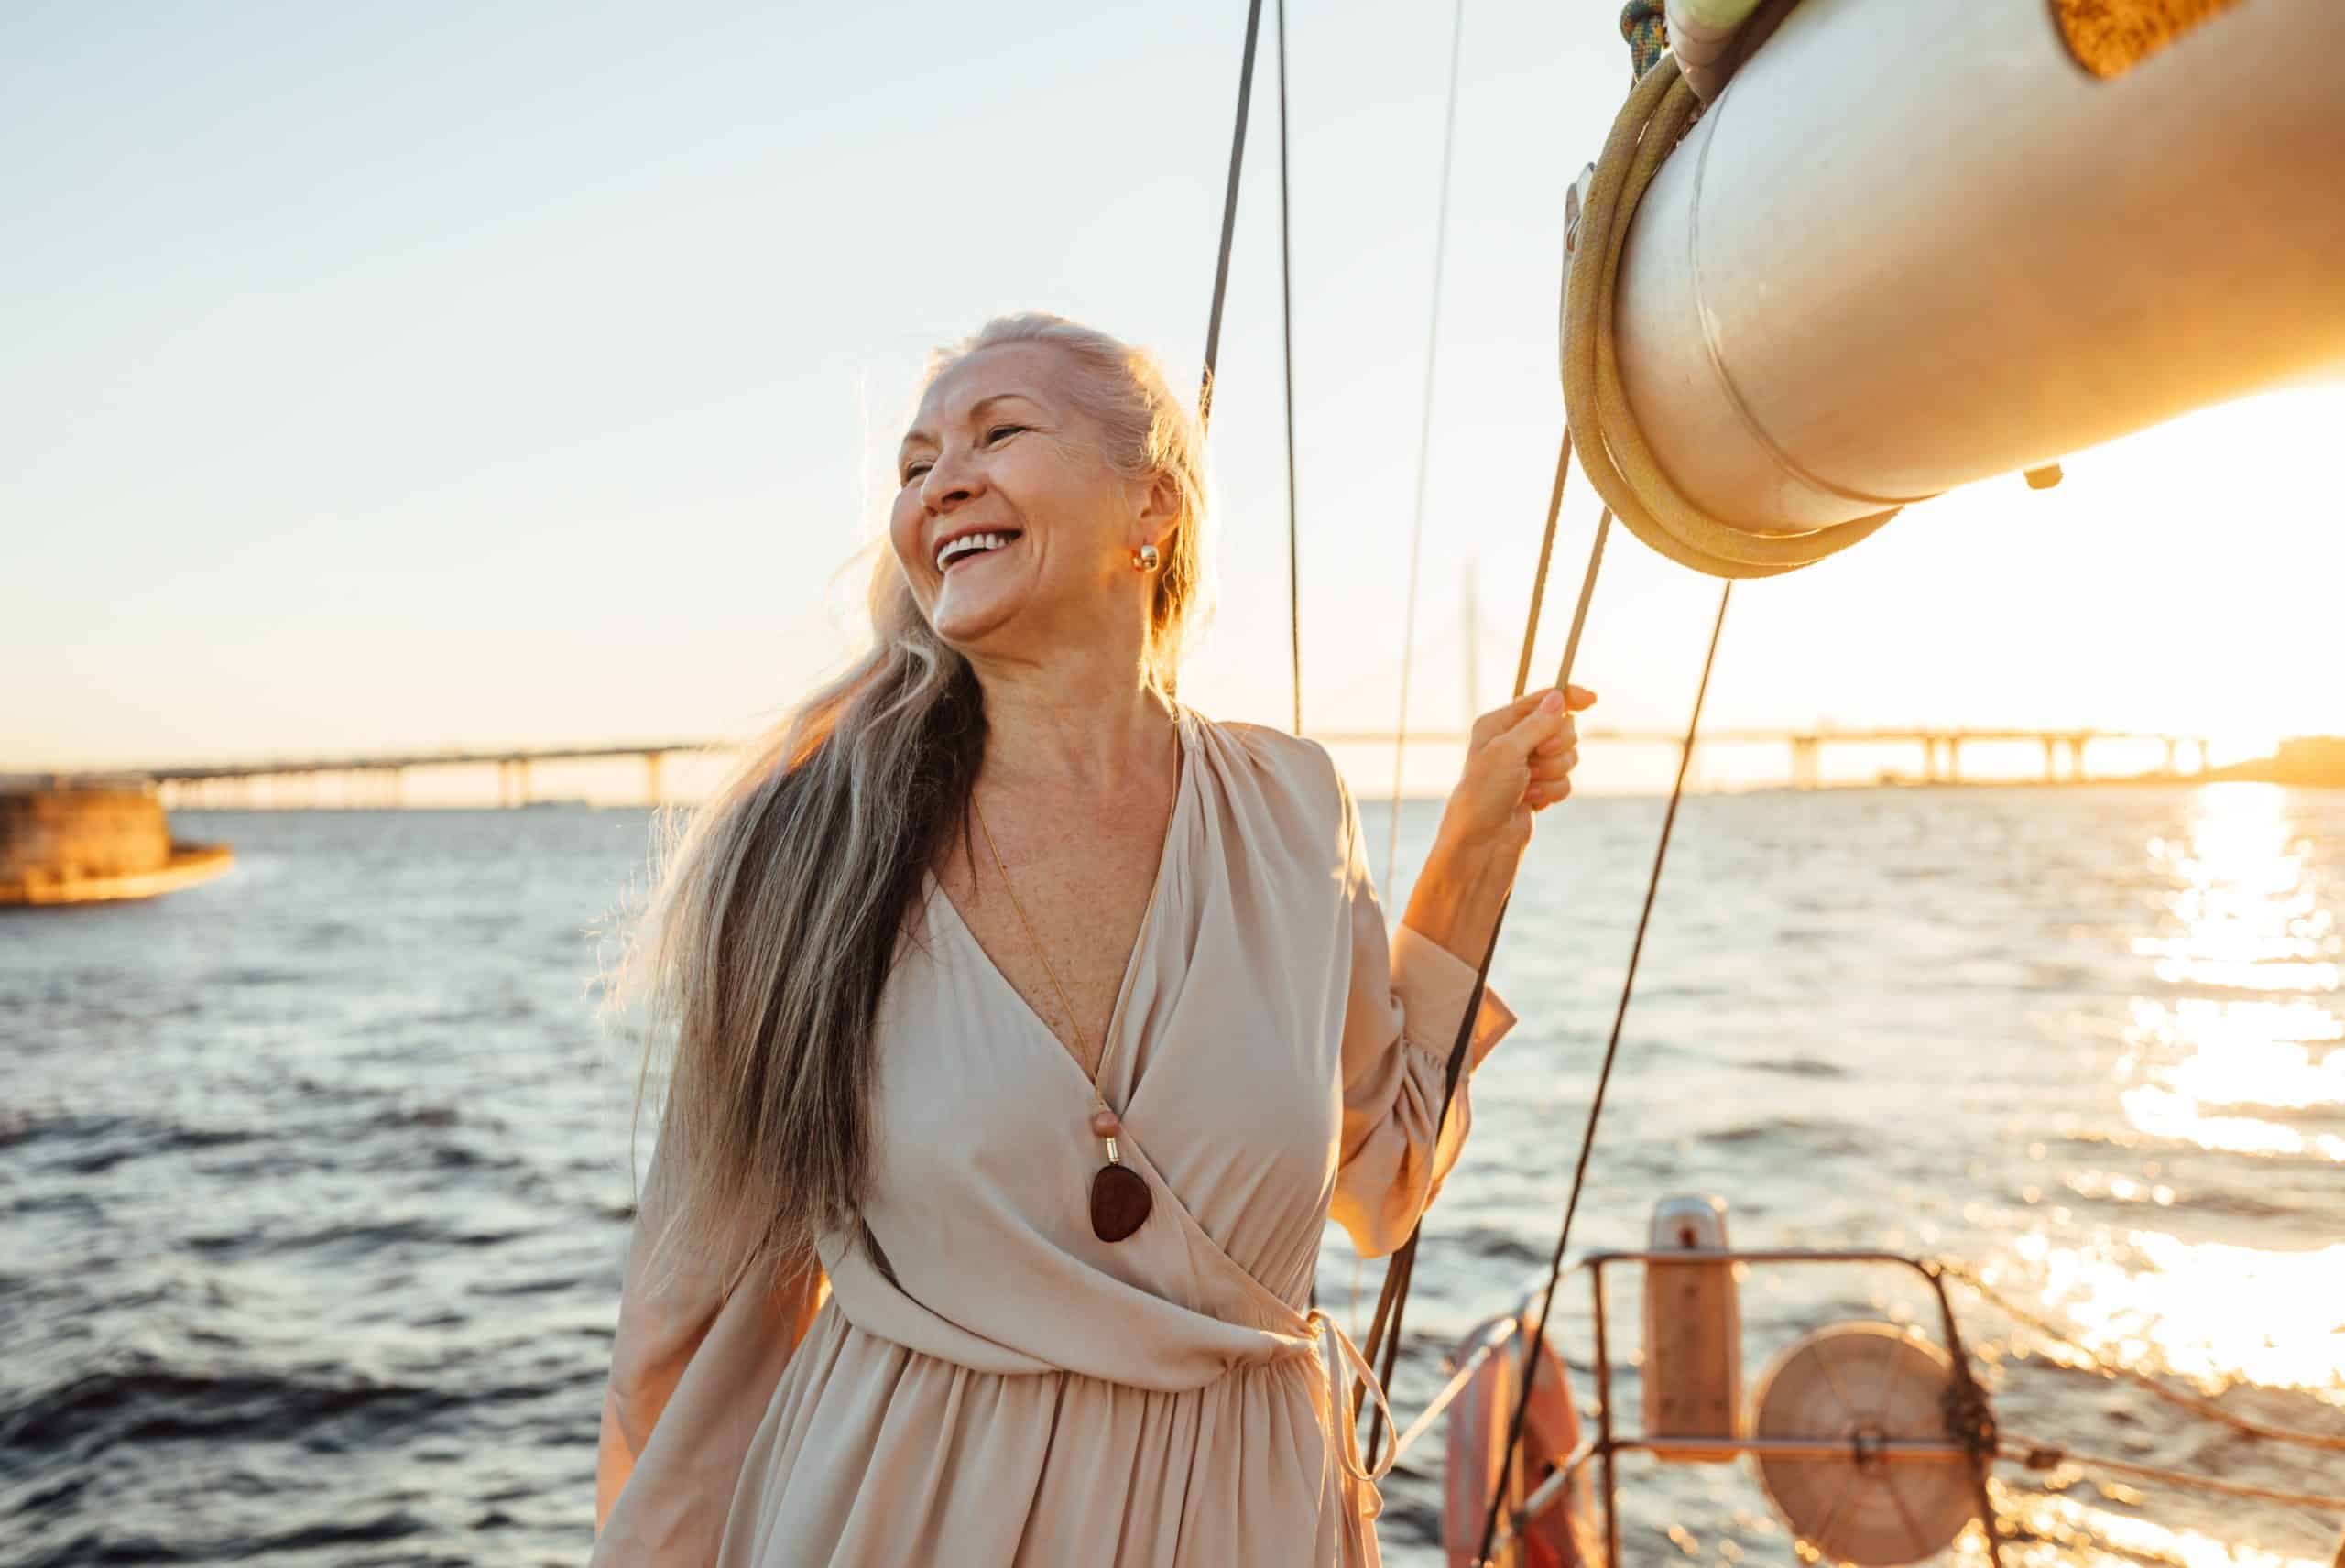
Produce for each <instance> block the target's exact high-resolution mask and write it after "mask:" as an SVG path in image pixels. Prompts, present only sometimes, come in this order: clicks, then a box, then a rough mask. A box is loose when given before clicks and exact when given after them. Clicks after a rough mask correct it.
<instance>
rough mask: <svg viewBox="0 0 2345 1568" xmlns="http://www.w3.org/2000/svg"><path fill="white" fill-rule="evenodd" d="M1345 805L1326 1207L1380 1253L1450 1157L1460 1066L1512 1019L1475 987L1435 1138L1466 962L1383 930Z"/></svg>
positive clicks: (1356, 1239) (1366, 1251)
mask: <svg viewBox="0 0 2345 1568" xmlns="http://www.w3.org/2000/svg"><path fill="white" fill-rule="evenodd" d="M1337 782H1338V788H1339V789H1340V788H1341V787H1342V786H1341V780H1340V778H1339V779H1338V781H1337ZM1343 810H1344V836H1345V842H1346V845H1347V863H1348V864H1347V870H1346V872H1345V881H1346V883H1347V904H1348V906H1349V919H1350V921H1351V933H1350V934H1351V944H1352V962H1351V989H1350V994H1349V996H1347V999H1346V1005H1345V1012H1344V1043H1343V1073H1344V1116H1343V1139H1342V1149H1341V1151H1340V1158H1339V1162H1338V1164H1337V1166H1336V1193H1335V1200H1334V1203H1333V1205H1332V1207H1331V1209H1330V1211H1329V1212H1330V1213H1331V1214H1333V1215H1334V1217H1335V1219H1336V1223H1338V1224H1339V1225H1342V1226H1343V1227H1344V1229H1345V1230H1347V1231H1348V1232H1349V1233H1350V1234H1351V1238H1352V1245H1353V1246H1355V1247H1358V1249H1359V1252H1360V1255H1361V1256H1362V1257H1364V1258H1381V1257H1383V1256H1384V1255H1385V1254H1387V1253H1389V1252H1391V1251H1392V1250H1393V1249H1395V1248H1396V1247H1399V1246H1400V1245H1401V1244H1402V1242H1404V1241H1406V1240H1407V1239H1408V1238H1409V1231H1410V1229H1411V1227H1412V1226H1413V1225H1415V1224H1416V1222H1417V1216H1418V1215H1419V1214H1422V1213H1423V1211H1424V1209H1425V1207H1426V1206H1427V1205H1428V1204H1430V1203H1432V1202H1433V1200H1434V1193H1436V1192H1439V1191H1440V1190H1441V1182H1442V1178H1443V1177H1445V1176H1446V1175H1447V1174H1448V1172H1449V1168H1450V1167H1451V1166H1452V1165H1454V1164H1456V1162H1457V1156H1458V1153H1459V1152H1460V1150H1461V1149H1463V1148H1464V1146H1465V1142H1466V1131H1467V1127H1469V1126H1470V1125H1471V1123H1472V1120H1473V1116H1472V1112H1471V1108H1470V1106H1469V1105H1468V1104H1467V1082H1468V1076H1467V1075H1470V1073H1471V1072H1472V1069H1473V1068H1474V1067H1475V1066H1477V1065H1478V1064H1479V1063H1480V1062H1481V1060H1482V1059H1483V1058H1484V1057H1485V1056H1488V1055H1489V1053H1490V1049H1491V1047H1493V1046H1495V1045H1497V1044H1498V1042H1499V1040H1500V1039H1501V1038H1502V1037H1503V1036H1504V1035H1505V1034H1506V1032H1507V1030H1509V1029H1511V1028H1513V1027H1514V1014H1513V1012H1512V1011H1511V1009H1510V1008H1509V1007H1507V1005H1506V1004H1505V1003H1504V1002H1502V1001H1500V999H1499V996H1498V994H1497V993H1496V992H1494V991H1491V990H1489V989H1488V988H1487V987H1486V988H1485V989H1484V991H1483V993H1482V1006H1481V1009H1480V1011H1479V1012H1478V1014H1477V1015H1476V1017H1475V1020H1474V1034H1473V1039H1472V1041H1471V1042H1470V1045H1469V1047H1468V1050H1467V1073H1466V1074H1462V1075H1461V1076H1460V1077H1459V1079H1458V1081H1457V1094H1456V1098H1455V1099H1453V1100H1452V1101H1451V1103H1450V1106H1449V1116H1448V1119H1447V1122H1446V1123H1445V1126H1444V1127H1442V1128H1441V1129H1440V1137H1439V1142H1438V1146H1437V1147H1436V1143H1435V1128H1434V1117H1435V1116H1438V1115H1439V1114H1440V1111H1441V1093H1442V1081H1443V1080H1444V1078H1445V1077H1446V1076H1447V1073H1448V1064H1449V1052H1450V1050H1451V1048H1452V1047H1453V1046H1455V1045H1456V1042H1457V1026H1458V1024H1459V1023H1460V1022H1461V1021H1463V1019H1464V1018H1465V1017H1466V1005H1467V1001H1468V1000H1469V999H1470V998H1471V997H1472V995H1473V991H1474V964H1471V963H1468V962H1467V960H1465V959H1463V958H1460V957H1459V956H1458V955H1457V954H1456V953H1451V952H1450V951H1449V950H1448V949H1447V948H1445V947H1443V946H1442V945H1441V944H1440V943H1438V942H1434V941H1433V940H1432V939H1431V938H1430V937H1427V936H1424V935H1423V934H1422V933H1421V932H1419V931H1415V930H1412V928H1411V927H1409V926H1407V925H1405V924H1402V925H1398V926H1395V927H1393V928H1391V931H1389V932H1388V931H1387V929H1386V926H1385V923H1384V910H1383V907H1382V906H1381V905H1380V904H1379V903H1378V901H1377V898H1376V885H1375V883H1374V882H1373V881H1372V880H1371V879H1370V878H1369V872H1368V863H1367V859H1366V856H1365V854H1364V852H1363V849H1362V845H1361V842H1360V831H1359V813H1358V808H1357V807H1356V806H1355V805H1354V804H1353V801H1352V798H1351V791H1350V790H1349V789H1343ZM1475 956H1476V957H1477V958H1479V956H1480V955H1479V954H1476V955H1475Z"/></svg>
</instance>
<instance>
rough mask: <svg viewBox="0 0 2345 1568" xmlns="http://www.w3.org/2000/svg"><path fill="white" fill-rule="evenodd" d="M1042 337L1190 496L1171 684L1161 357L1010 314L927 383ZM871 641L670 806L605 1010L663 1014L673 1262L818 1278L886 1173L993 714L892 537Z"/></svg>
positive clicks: (1162, 608) (1090, 413) (1096, 412)
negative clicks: (890, 1116)
mask: <svg viewBox="0 0 2345 1568" xmlns="http://www.w3.org/2000/svg"><path fill="white" fill-rule="evenodd" d="M998 343H1050V344H1052V345H1053V346H1054V347H1056V348H1057V349H1059V350H1060V352H1061V353H1062V354H1063V355H1064V356H1065V363H1066V365H1067V368H1068V371H1069V374H1068V376H1066V377H1065V380H1064V382H1063V387H1062V390H1063V394H1064V395H1065V396H1066V397H1067V398H1068V399H1069V401H1070V402H1072V403H1073V404H1074V406H1075V407H1076V408H1077V409H1079V410H1080V411H1081V412H1082V413H1083V414H1085V416H1087V418H1088V420H1089V423H1090V424H1091V425H1092V427H1093V428H1094V429H1095V430H1096V432H1097V433H1098V437H1099V441H1100V449H1099V456H1100V458H1101V460H1102V461H1103V462H1105V463H1107V464H1108V465H1109V466H1110V467H1111V468H1112V469H1114V470H1115V471H1116V472H1118V473H1119V474H1123V475H1124V476H1125V477H1127V478H1130V479H1148V478H1151V477H1153V476H1156V475H1159V474H1168V475H1170V476H1171V477H1172V479H1173V480H1174V482H1175V483H1176V484H1177V485H1178V486H1179V488H1180V492H1181V498H1182V507H1181V512H1180V516H1179V519H1178V521H1177V522H1176V524H1175V525H1174V528H1173V531H1172V539H1171V540H1170V548H1169V549H1168V550H1166V551H1165V559H1164V561H1163V565H1162V572H1161V574H1160V575H1159V577H1158V578H1157V582H1156V587H1155V597H1154V600H1153V601H1152V604H1151V612H1150V616H1149V622H1150V624H1149V633H1150V636H1149V644H1148V660H1149V675H1150V679H1151V681H1154V682H1155V683H1156V684H1157V685H1158V686H1160V687H1161V688H1162V689H1163V690H1166V691H1170V690H1171V687H1172V675H1173V670H1174V668H1175V666H1176V664H1177V661H1178V659H1179V658H1180V654H1181V648H1182V643H1183V638H1184V637H1186V636H1187V635H1189V634H1190V633H1191V632H1192V631H1193V630H1194V627H1195V626H1196V624H1197V623H1198V622H1199V621H1200V620H1201V618H1202V616H1203V614H1204V611H1205V592H1204V590H1205V560H1204V539H1203V535H1204V532H1205V471H1204V452H1203V443H1202V441H1201V440H1200V438H1199V435H1198V432H1197V429H1196V425H1195V423H1194V420H1193V419H1191V418H1190V416H1189V414H1188V411H1187V410H1186V408H1183V405H1182V404H1181V403H1180V401H1179V400H1178V399H1177V398H1175V397H1173V395H1172V392H1171V390H1170V388H1169V387H1167V386H1166V384H1165V380H1164V375H1163V372H1162V368H1161V367H1160V366H1159V365H1158V364H1157V362H1156V360H1155V358H1154V356H1153V355H1151V354H1148V353H1147V352H1146V351H1144V350H1140V349H1134V348H1131V347H1128V346H1127V345H1125V344H1124V343H1119V342H1118V341H1117V340H1116V339H1114V338H1112V337H1109V336H1108V335H1107V334H1106V333H1105V332H1097V331H1095V330H1094V329H1092V328H1089V327H1085V326H1081V325H1078V324H1077V323H1075V322H1074V321H1066V320H1064V319H1063V318H1061V317H1057V316H1051V315H1043V314H1039V313H1028V314H1020V315H1011V316H1001V317H997V318H996V319H994V320H993V321H988V322H987V323H986V325H985V326H984V327H983V328H982V329H981V330H980V331H978V332H976V334H975V335H974V336H971V337H969V338H968V339H966V340H965V341H964V342H962V343H958V344H956V345H954V346H952V347H950V348H941V349H938V350H936V351H935V352H934V353H933V354H931V355H930V356H929V361H928V365H927V368H926V373H925V375H924V376H923V377H922V390H925V389H926V387H928V386H929V385H930V384H932V383H933V382H934V381H935V379H936V378H937V376H941V375H943V373H944V372H945V371H946V370H947V369H949V368H951V367H952V366H953V365H955V364H957V363H958V362H960V361H961V360H962V359H964V358H965V357H966V356H968V355H969V354H975V353H976V352H977V351H978V350H980V349H985V348H990V347H993V346H994V345H996V344H998ZM870 611H871V646H870V648H869V649H868V651H867V652H866V653H864V654H863V655H862V656H861V657H860V658H859V659H856V662H855V663H854V664H853V666H852V667H850V668H849V669H848V670H846V671H845V673H844V674H842V675H840V676H839V677H838V678H837V679H835V680H834V681H831V682H830V683H828V684H827V685H825V686H823V687H822V688H821V689H820V690H818V691H815V692H813V695H811V696H809V697H808V698H807V699H806V700H805V701H804V702H802V704H800V705H799V706H798V707H797V708H796V709H795V710H794V711H793V712H791V713H790V714H789V716H788V717H786V718H785V719H784V720H783V721H782V722H781V723H780V724H778V725H776V726H775V727H774V728H773V729H771V730H770V731H769V732H767V733H766V734H765V735H762V736H760V737H758V739H757V740H755V741H754V742H752V743H751V744H750V745H749V746H747V747H746V748H745V750H744V753H743V756H742V758H741V760H740V761H739V763H738V764H737V765H736V767H735V768H733V769H732V771H731V772H730V773H729V774H728V775H727V777H726V778H725V781H724V783H723V784H722V785H720V787H719V788H718V789H716V790H715V791H714V793H713V794H711V795H710V796H709V797H708V798H707V799H706V800H704V802H703V803H702V804H701V805H700V806H699V807H698V808H697V809H695V810H693V811H691V813H690V815H689V818H688V819H686V818H685V817H684V816H683V814H682V813H681V812H674V811H671V812H665V813H662V815H661V818H660V827H659V833H658V837H659V841H660V842H659V846H658V849H657V852H656V856H655V865H656V866H657V871H656V873H655V877H654V887H653V890H652V892H651V894H650V896H649V900H648V902H647V904H646V906H645V908H644V909H643V910H642V912H641V914H640V915H639V916H638V918H637V919H636V920H634V921H633V923H632V926H631V929H630V930H629V931H628V932H627V944H626V950H625V953H624V954H623V956H622V957H621V959H620V960H619V962H618V964H616V966H615V968H614V969H613V970H612V971H611V972H610V973H608V974H606V975H605V984H604V991H605V996H604V1001H603V1004H602V1010H603V1011H604V1012H605V1014H609V1013H613V1012H616V1011H622V1010H626V1009H628V1008H630V1007H633V1006H634V1005H636V1004H637V1003H638V1002H640V1003H644V1004H647V1005H648V1006H647V1011H648V1015H649V1017H648V1019H647V1020H646V1021H647V1022H648V1025H649V1028H648V1038H647V1041H646V1046H647V1048H646V1051H645V1053H644V1060H643V1068H642V1072H641V1073H640V1074H639V1075H638V1080H637V1086H636V1105H635V1116H636V1121H637V1122H638V1124H639V1122H640V1119H641V1116H642V1111H643V1106H644V1103H645V1099H646V1091H647V1087H648V1085H649V1083H650V1081H651V1078H652V1067H653V1063H654V1059H655V1057H659V1056H663V1055H664V1056H666V1057H668V1058H669V1059H670V1062H671V1066H670V1070H669V1072H668V1073H667V1079H668V1098H667V1107H666V1111H665V1114H664V1116H663V1118H662V1121H661V1126H660V1143H661V1145H662V1146H663V1148H662V1152H661V1154H660V1156H659V1157H658V1160H659V1162H660V1164H661V1165H662V1166H663V1167H664V1171H663V1177H664V1179H665V1181H666V1183H667V1184H668V1191H667V1192H666V1194H665V1196H664V1199H663V1221H664V1223H663V1224H662V1225H661V1226H660V1244H659V1249H658V1250H659V1251H660V1254H661V1255H662V1256H661V1258H660V1261H658V1262H657V1263H655V1264H654V1265H653V1268H654V1270H655V1272H660V1271H663V1270H668V1269H674V1268H677V1267H682V1266H685V1265H686V1264H690V1265H691V1266H693V1267H695V1268H707V1269H715V1270H720V1271H721V1273H722V1277H723V1278H725V1279H726V1280H728V1281H730V1282H737V1281H738V1280H739V1279H741V1278H743V1277H744V1276H746V1275H748V1274H749V1273H751V1272H752V1271H753V1270H754V1271H758V1272H760V1273H761V1274H762V1275H763V1277H765V1278H767V1279H771V1280H774V1281H782V1280H787V1279H790V1278H791V1277H792V1276H793V1275H794V1274H795V1273H796V1271H797V1270H799V1269H804V1268H808V1267H811V1266H812V1263H813V1259H812V1254H811V1250H810V1249H811V1244H812V1242H813V1239H814V1237H815V1236H818V1235H820V1234H822V1233H823V1232H824V1231H827V1230H829V1229H831V1228H833V1227H834V1226H842V1225H847V1224H849V1223H855V1224H857V1225H859V1220H858V1219H857V1215H858V1211H859V1209H860V1206H861V1199H862V1196H863V1193H864V1191H865V1182H866V1180H867V1172H868V1170H869V1166H870V1160H871V1127H870V1099H871V1089H872V1083H873V1079H874V1077H875V1068H874V1057H875V1052H874V1050H873V1045H872V1023H873V1018H874V1017H875V1016H876V1014H877V1012H878V1005H879V998H880V993H881V990H882V988H883V987H884V986H885V985H886V984H887V980H888V976H889V972H890V970H891V969H892V968H893V967H894V964H895V963H896V960H897V957H898V954H899V953H900V950H901V947H902V943H903V940H904V936H905V931H906V929H907V917H908V915H909V914H910V913H911V911H912V909H913V908H914V905H915V903H916V901H917V899H918V897H919V894H920V890H921V884H922V874H923V872H924V871H925V870H926V869H927V868H928V867H929V866H932V865H933V864H934V863H935V861H936V860H937V858H938V856H939V855H940V854H941V853H942V852H943V849H944V846H945V845H946V844H948V843H950V842H951V840H952V839H953V838H954V837H955V836H958V835H965V833H967V831H968V803H969V790H970V786H971V784H972V782H973V781H974V780H975V779H976V773H977V768H978V766H979V764H980V763H981V762H982V761H983V760H984V757H985V746H986V713H985V702H984V699H983V696H982V694H981V692H980V691H979V689H978V686H977V680H976V673H975V671H973V670H971V669H970V667H969V664H968V661H967V660H966V659H963V658H962V657H961V656H960V655H959V654H958V653H955V652H954V650H953V649H952V648H949V647H947V646H946V645H945V643H944V642H943V639H942V638H940V637H938V636H937V635H936V632H935V629H934V628H933V627H932V626H930V625H929V623H928V620H927V618H926V616H925V615H923V614H922V610H921V608H920V605H919V604H918V602H917V601H916V600H915V599H914V598H913V596H912V590H911V583H910V582H909V581H908V580H907V579H906V577H905V575H904V572H903V569H902V567H901V565H900V563H899V562H898V561H897V560H896V558H895V555H894V554H893V552H892V551H890V550H887V549H886V548H885V547H884V546H883V547H882V548H881V550H880V551H879V556H878V561H877V563H876V568H875V570H874V572H873V573H872V578H871V592H870Z"/></svg>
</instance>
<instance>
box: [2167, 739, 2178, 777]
mask: <svg viewBox="0 0 2345 1568" xmlns="http://www.w3.org/2000/svg"><path fill="white" fill-rule="evenodd" d="M2181 750H2182V742H2181V740H2180V738H2179V737H2177V736H2175V735H2168V736H2166V737H2165V776H2166V777H2167V778H2168V779H2175V778H2178V777H2180V776H2181V773H2182V769H2181V768H2180V767H2179V766H2177V765H2176V757H2177V756H2178V755H2179V754H2180V752H2181Z"/></svg>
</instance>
